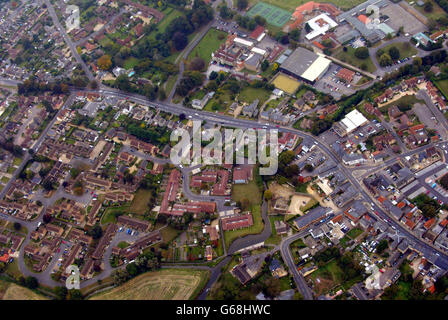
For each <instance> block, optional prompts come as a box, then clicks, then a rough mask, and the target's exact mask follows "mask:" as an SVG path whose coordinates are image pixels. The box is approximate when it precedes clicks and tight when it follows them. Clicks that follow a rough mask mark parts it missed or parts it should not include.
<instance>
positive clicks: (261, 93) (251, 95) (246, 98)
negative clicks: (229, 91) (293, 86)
mask: <svg viewBox="0 0 448 320" xmlns="http://www.w3.org/2000/svg"><path fill="white" fill-rule="evenodd" d="M270 95H271V92H270V91H268V90H266V89H263V88H252V87H246V88H244V89H243V90H241V92H240V95H239V96H238V100H239V101H242V102H246V103H252V102H253V101H254V100H255V99H259V100H260V101H259V103H258V105H259V106H261V105H263V103H264V102H265V101H266V100H267V99H268V98H269V96H270Z"/></svg>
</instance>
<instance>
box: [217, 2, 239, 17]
mask: <svg viewBox="0 0 448 320" xmlns="http://www.w3.org/2000/svg"><path fill="white" fill-rule="evenodd" d="M234 15H235V12H234V11H232V10H231V9H230V8H229V7H228V6H227V4H223V5H222V6H221V7H220V8H219V16H220V17H221V18H222V19H224V20H230V19H232V18H233V16H234Z"/></svg>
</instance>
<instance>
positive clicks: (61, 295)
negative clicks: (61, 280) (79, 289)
mask: <svg viewBox="0 0 448 320" xmlns="http://www.w3.org/2000/svg"><path fill="white" fill-rule="evenodd" d="M53 292H54V294H55V295H56V299H57V300H65V298H66V297H67V293H68V290H67V288H66V287H54V289H53Z"/></svg>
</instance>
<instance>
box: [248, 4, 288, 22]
mask: <svg viewBox="0 0 448 320" xmlns="http://www.w3.org/2000/svg"><path fill="white" fill-rule="evenodd" d="M274 4H275V5H274ZM276 4H277V3H276V1H275V2H273V4H269V3H264V2H258V3H257V4H255V5H254V6H253V7H252V8H250V10H249V11H248V12H247V15H248V16H249V17H254V16H257V15H258V16H262V17H263V18H265V19H266V21H267V22H268V23H269V24H271V25H273V26H276V27H283V26H284V25H285V23H286V22H288V21H289V20H290V19H291V12H288V11H286V10H284V9H281V8H279V7H277V6H276Z"/></svg>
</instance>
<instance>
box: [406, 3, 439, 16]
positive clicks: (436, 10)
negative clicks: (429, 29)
mask: <svg viewBox="0 0 448 320" xmlns="http://www.w3.org/2000/svg"><path fill="white" fill-rule="evenodd" d="M407 1H408V2H415V1H414V0H407ZM426 2H431V3H432V10H431V12H426V11H425V7H424V6H423V7H420V6H417V5H414V6H413V7H414V8H415V9H417V11H420V13H421V14H423V15H424V16H425V17H427V18H428V19H433V20H437V19H439V18H441V17H445V16H446V12H445V11H444V10H443V9H442V8H441V7H440V6H439V5H438V4H437V3H436V2H435V1H433V0H426V1H425V3H426Z"/></svg>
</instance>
